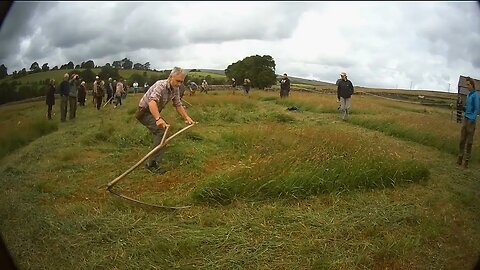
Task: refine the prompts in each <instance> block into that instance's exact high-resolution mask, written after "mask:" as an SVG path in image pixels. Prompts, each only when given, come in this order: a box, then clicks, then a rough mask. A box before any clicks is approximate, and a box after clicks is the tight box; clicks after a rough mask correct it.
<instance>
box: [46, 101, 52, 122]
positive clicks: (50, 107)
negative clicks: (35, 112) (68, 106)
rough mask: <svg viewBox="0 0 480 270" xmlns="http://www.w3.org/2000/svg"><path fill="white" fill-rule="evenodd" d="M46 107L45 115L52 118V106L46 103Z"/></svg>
mask: <svg viewBox="0 0 480 270" xmlns="http://www.w3.org/2000/svg"><path fill="white" fill-rule="evenodd" d="M47 106H48V109H47V117H48V119H52V107H53V105H52V104H48V105H47Z"/></svg>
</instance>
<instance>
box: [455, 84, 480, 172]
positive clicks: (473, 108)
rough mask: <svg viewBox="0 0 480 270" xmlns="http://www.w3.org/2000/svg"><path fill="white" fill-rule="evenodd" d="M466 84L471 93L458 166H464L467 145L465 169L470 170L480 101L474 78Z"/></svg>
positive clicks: (461, 138) (466, 108)
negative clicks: (469, 164)
mask: <svg viewBox="0 0 480 270" xmlns="http://www.w3.org/2000/svg"><path fill="white" fill-rule="evenodd" d="M465 83H466V87H467V88H468V90H470V92H469V93H468V96H467V100H466V102H465V115H464V118H463V124H462V129H461V131H460V145H459V148H460V149H459V153H458V159H457V164H458V165H462V161H463V155H464V152H465V145H466V146H467V149H466V150H467V151H466V155H465V162H464V163H463V167H464V168H468V162H469V160H470V159H471V157H472V145H473V136H474V135H475V127H476V123H477V115H478V113H479V111H480V100H479V95H478V92H477V91H476V90H475V81H474V80H473V79H472V78H470V77H467V78H466V82H465Z"/></svg>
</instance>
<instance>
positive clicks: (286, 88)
mask: <svg viewBox="0 0 480 270" xmlns="http://www.w3.org/2000/svg"><path fill="white" fill-rule="evenodd" d="M289 93H290V79H289V78H288V76H287V73H283V78H282V79H281V80H280V98H286V97H288V94H289Z"/></svg>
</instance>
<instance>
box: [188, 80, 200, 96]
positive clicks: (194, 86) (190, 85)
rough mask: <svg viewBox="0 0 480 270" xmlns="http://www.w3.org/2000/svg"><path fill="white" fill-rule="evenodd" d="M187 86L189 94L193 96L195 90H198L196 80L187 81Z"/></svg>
mask: <svg viewBox="0 0 480 270" xmlns="http://www.w3.org/2000/svg"><path fill="white" fill-rule="evenodd" d="M188 88H189V90H190V96H193V95H195V92H197V90H198V85H197V83H196V82H193V81H189V82H188Z"/></svg>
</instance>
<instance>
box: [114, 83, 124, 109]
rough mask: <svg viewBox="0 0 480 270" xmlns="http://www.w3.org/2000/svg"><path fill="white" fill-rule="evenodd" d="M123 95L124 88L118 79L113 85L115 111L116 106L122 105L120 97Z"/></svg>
mask: <svg viewBox="0 0 480 270" xmlns="http://www.w3.org/2000/svg"><path fill="white" fill-rule="evenodd" d="M124 93H125V88H124V86H123V83H122V78H120V79H119V80H118V82H117V84H116V85H115V102H114V103H115V106H114V107H113V108H114V109H116V108H117V107H118V106H121V105H122V96H123V94H124Z"/></svg>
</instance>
